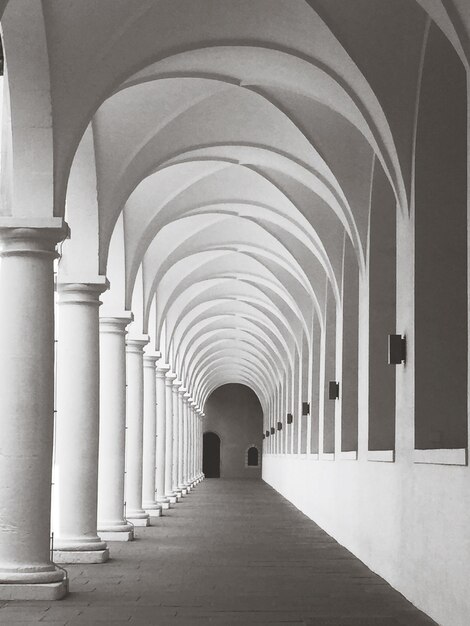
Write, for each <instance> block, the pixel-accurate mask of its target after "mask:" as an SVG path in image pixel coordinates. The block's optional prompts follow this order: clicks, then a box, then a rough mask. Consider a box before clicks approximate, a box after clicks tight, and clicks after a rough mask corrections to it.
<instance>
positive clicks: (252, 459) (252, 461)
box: [248, 446, 258, 467]
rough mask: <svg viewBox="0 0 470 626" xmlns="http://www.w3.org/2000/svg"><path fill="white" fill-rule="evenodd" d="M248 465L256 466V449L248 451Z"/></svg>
mask: <svg viewBox="0 0 470 626" xmlns="http://www.w3.org/2000/svg"><path fill="white" fill-rule="evenodd" d="M248 465H250V466H253V467H256V466H257V465H258V448H255V447H254V446H253V447H251V448H250V449H249V450H248Z"/></svg>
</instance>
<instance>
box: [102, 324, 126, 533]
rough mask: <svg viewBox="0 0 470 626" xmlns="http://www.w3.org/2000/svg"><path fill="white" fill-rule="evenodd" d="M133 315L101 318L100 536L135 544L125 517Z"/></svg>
mask: <svg viewBox="0 0 470 626" xmlns="http://www.w3.org/2000/svg"><path fill="white" fill-rule="evenodd" d="M131 321H132V313H129V312H123V313H122V315H120V316H119V317H101V318H100V437H99V462H98V533H99V535H100V537H101V538H102V539H105V540H106V541H131V540H132V539H133V538H134V532H133V527H132V525H131V524H128V523H127V521H126V519H125V514H124V472H125V448H126V341H125V337H126V326H127V325H128V324H129V323H130V322H131Z"/></svg>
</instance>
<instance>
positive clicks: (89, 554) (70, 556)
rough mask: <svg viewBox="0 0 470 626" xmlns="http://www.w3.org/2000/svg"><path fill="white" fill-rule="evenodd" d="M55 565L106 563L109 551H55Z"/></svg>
mask: <svg viewBox="0 0 470 626" xmlns="http://www.w3.org/2000/svg"><path fill="white" fill-rule="evenodd" d="M53 554H54V562H55V563H61V564H62V563H106V561H107V560H108V559H109V550H108V549H107V548H106V550H54V553H53Z"/></svg>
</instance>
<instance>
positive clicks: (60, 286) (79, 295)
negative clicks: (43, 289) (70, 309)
mask: <svg viewBox="0 0 470 626" xmlns="http://www.w3.org/2000/svg"><path fill="white" fill-rule="evenodd" d="M108 288H109V282H108V279H107V278H106V277H105V276H97V277H96V280H95V281H93V282H87V283H80V282H58V283H57V293H58V294H59V304H62V305H63V304H85V305H92V306H99V305H100V304H101V302H100V300H99V296H100V295H101V294H102V293H103V292H104V291H106V290H107V289H108Z"/></svg>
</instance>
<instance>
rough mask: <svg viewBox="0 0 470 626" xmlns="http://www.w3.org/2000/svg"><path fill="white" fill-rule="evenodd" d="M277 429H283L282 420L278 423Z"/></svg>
mask: <svg viewBox="0 0 470 626" xmlns="http://www.w3.org/2000/svg"><path fill="white" fill-rule="evenodd" d="M277 429H278V430H282V422H278V423H277Z"/></svg>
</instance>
